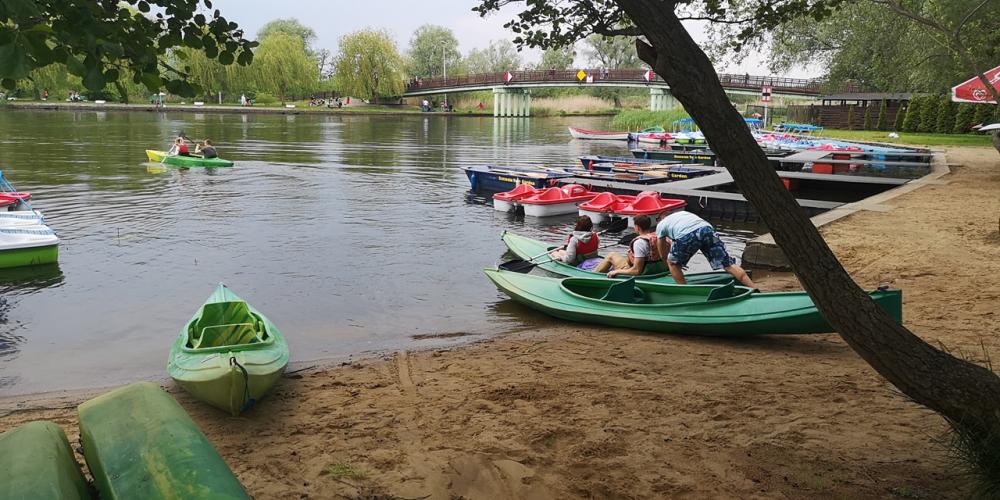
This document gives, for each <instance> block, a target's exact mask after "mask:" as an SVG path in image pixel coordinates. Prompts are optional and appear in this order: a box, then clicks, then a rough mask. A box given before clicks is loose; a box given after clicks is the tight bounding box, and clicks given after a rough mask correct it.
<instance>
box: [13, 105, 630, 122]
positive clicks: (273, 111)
mask: <svg viewBox="0 0 1000 500" xmlns="http://www.w3.org/2000/svg"><path fill="white" fill-rule="evenodd" d="M365 107H367V105H366V106H358V107H355V108H342V109H328V108H325V107H306V108H298V107H296V108H278V107H266V106H263V105H261V106H236V105H232V106H226V105H211V104H207V105H204V106H194V105H191V104H167V105H165V106H164V107H157V106H155V105H152V104H121V103H105V104H95V103H93V102H72V103H71V102H39V101H23V102H17V101H9V102H7V103H6V104H3V105H0V111H2V110H4V109H9V110H18V111H24V110H27V111H123V112H129V111H131V112H145V113H169V112H183V113H217V114H248V115H249V114H270V115H307V114H308V115H330V116H351V115H386V116H402V115H415V116H453V117H478V118H484V117H485V118H494V116H493V113H492V112H490V113H485V112H473V111H468V112H464V113H463V112H460V111H451V112H445V111H420V110H419V109H412V110H411V109H399V110H387V109H385V108H378V109H370V110H366V109H365ZM400 108H402V106H400ZM614 115H615V113H565V114H563V115H560V114H558V113H556V114H551V115H545V116H539V117H538V118H551V117H573V116H579V117H587V116H614ZM498 118H499V117H498ZM503 118H514V117H503ZM517 118H525V119H527V118H532V117H530V116H525V117H517Z"/></svg>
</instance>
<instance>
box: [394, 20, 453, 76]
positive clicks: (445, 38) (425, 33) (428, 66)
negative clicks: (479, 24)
mask: <svg viewBox="0 0 1000 500" xmlns="http://www.w3.org/2000/svg"><path fill="white" fill-rule="evenodd" d="M406 56H407V71H408V72H409V75H410V76H414V77H421V78H429V77H432V76H442V75H443V74H444V70H445V67H446V66H447V68H448V72H449V73H451V74H452V75H457V74H462V73H463V72H464V68H462V67H461V65H460V63H461V62H462V53H461V52H459V50H458V40H457V39H456V38H455V34H454V33H453V32H452V31H451V30H450V29H448V28H445V27H443V26H434V25H431V24H425V25H423V26H421V27H419V28H417V30H416V31H414V32H413V37H411V38H410V49H409V50H408V51H407V53H406Z"/></svg>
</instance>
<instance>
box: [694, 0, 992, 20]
mask: <svg viewBox="0 0 1000 500" xmlns="http://www.w3.org/2000/svg"><path fill="white" fill-rule="evenodd" d="M987 1H989V0H987ZM677 19H679V20H681V21H708V22H711V23H718V24H744V23H749V22H751V21H753V20H754V18H753V17H744V18H742V19H726V18H724V17H717V16H686V17H678V18H677Z"/></svg>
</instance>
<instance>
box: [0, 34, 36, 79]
mask: <svg viewBox="0 0 1000 500" xmlns="http://www.w3.org/2000/svg"><path fill="white" fill-rule="evenodd" d="M30 71H31V64H30V63H29V61H28V54H27V50H25V47H24V45H22V44H21V43H20V41H19V40H18V39H17V38H14V39H13V40H11V41H10V42H8V43H6V44H4V45H0V78H5V79H10V80H20V79H22V78H24V77H26V76H28V72H30Z"/></svg>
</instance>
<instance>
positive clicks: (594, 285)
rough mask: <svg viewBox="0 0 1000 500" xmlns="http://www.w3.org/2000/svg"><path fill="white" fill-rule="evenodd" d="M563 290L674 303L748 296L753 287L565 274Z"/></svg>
mask: <svg viewBox="0 0 1000 500" xmlns="http://www.w3.org/2000/svg"><path fill="white" fill-rule="evenodd" d="M560 287H561V288H562V289H563V290H565V291H566V292H568V293H570V294H572V295H575V296H577V297H581V298H584V299H588V300H594V301H598V302H604V303H607V302H618V303H621V304H628V305H646V306H675V305H691V304H698V303H702V304H704V303H708V302H719V301H724V300H736V299H742V298H746V297H749V296H750V294H751V293H752V292H753V290H751V289H749V288H747V287H743V286H736V285H735V284H734V283H732V282H730V283H729V284H727V285H721V286H719V285H668V284H661V283H648V282H642V281H635V280H634V279H628V280H625V281H617V282H616V281H611V280H606V279H591V278H566V279H563V280H562V282H561V283H560Z"/></svg>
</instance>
